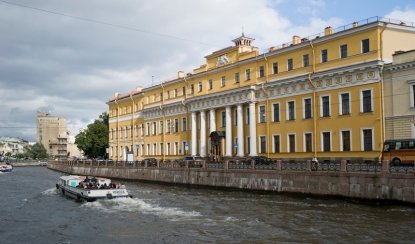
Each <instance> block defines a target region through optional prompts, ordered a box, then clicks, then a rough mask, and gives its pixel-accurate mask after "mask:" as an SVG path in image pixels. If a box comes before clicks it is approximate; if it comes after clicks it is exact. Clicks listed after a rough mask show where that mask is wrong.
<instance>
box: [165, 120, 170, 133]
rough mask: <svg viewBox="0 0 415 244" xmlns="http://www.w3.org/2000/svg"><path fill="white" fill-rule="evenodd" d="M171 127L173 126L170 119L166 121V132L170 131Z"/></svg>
mask: <svg viewBox="0 0 415 244" xmlns="http://www.w3.org/2000/svg"><path fill="white" fill-rule="evenodd" d="M170 128H171V124H170V120H169V119H168V120H167V121H166V133H170Z"/></svg>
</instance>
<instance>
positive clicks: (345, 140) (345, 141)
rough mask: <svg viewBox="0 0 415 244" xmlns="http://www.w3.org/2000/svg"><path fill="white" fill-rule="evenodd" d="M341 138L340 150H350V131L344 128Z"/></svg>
mask: <svg viewBox="0 0 415 244" xmlns="http://www.w3.org/2000/svg"><path fill="white" fill-rule="evenodd" d="M341 137H342V138H341V140H342V151H343V152H350V148H351V146H350V143H351V140H350V131H348V130H344V131H342V132H341Z"/></svg>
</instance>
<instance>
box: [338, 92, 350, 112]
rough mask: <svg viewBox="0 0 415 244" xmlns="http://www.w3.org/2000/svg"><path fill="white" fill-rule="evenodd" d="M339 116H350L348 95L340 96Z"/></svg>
mask: <svg viewBox="0 0 415 244" xmlns="http://www.w3.org/2000/svg"><path fill="white" fill-rule="evenodd" d="M340 114H341V115H347V114H350V94H349V93H342V94H340Z"/></svg>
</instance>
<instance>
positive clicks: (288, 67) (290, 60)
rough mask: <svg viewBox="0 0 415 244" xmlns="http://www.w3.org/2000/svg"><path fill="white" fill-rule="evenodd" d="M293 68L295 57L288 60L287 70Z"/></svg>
mask: <svg viewBox="0 0 415 244" xmlns="http://www.w3.org/2000/svg"><path fill="white" fill-rule="evenodd" d="M290 70H293V59H292V58H289V59H288V60H287V71H290Z"/></svg>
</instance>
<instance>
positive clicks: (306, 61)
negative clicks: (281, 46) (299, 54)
mask: <svg viewBox="0 0 415 244" xmlns="http://www.w3.org/2000/svg"><path fill="white" fill-rule="evenodd" d="M309 59H310V58H309V56H308V54H306V55H303V66H304V67H308V66H309V65H310V60H309Z"/></svg>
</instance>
